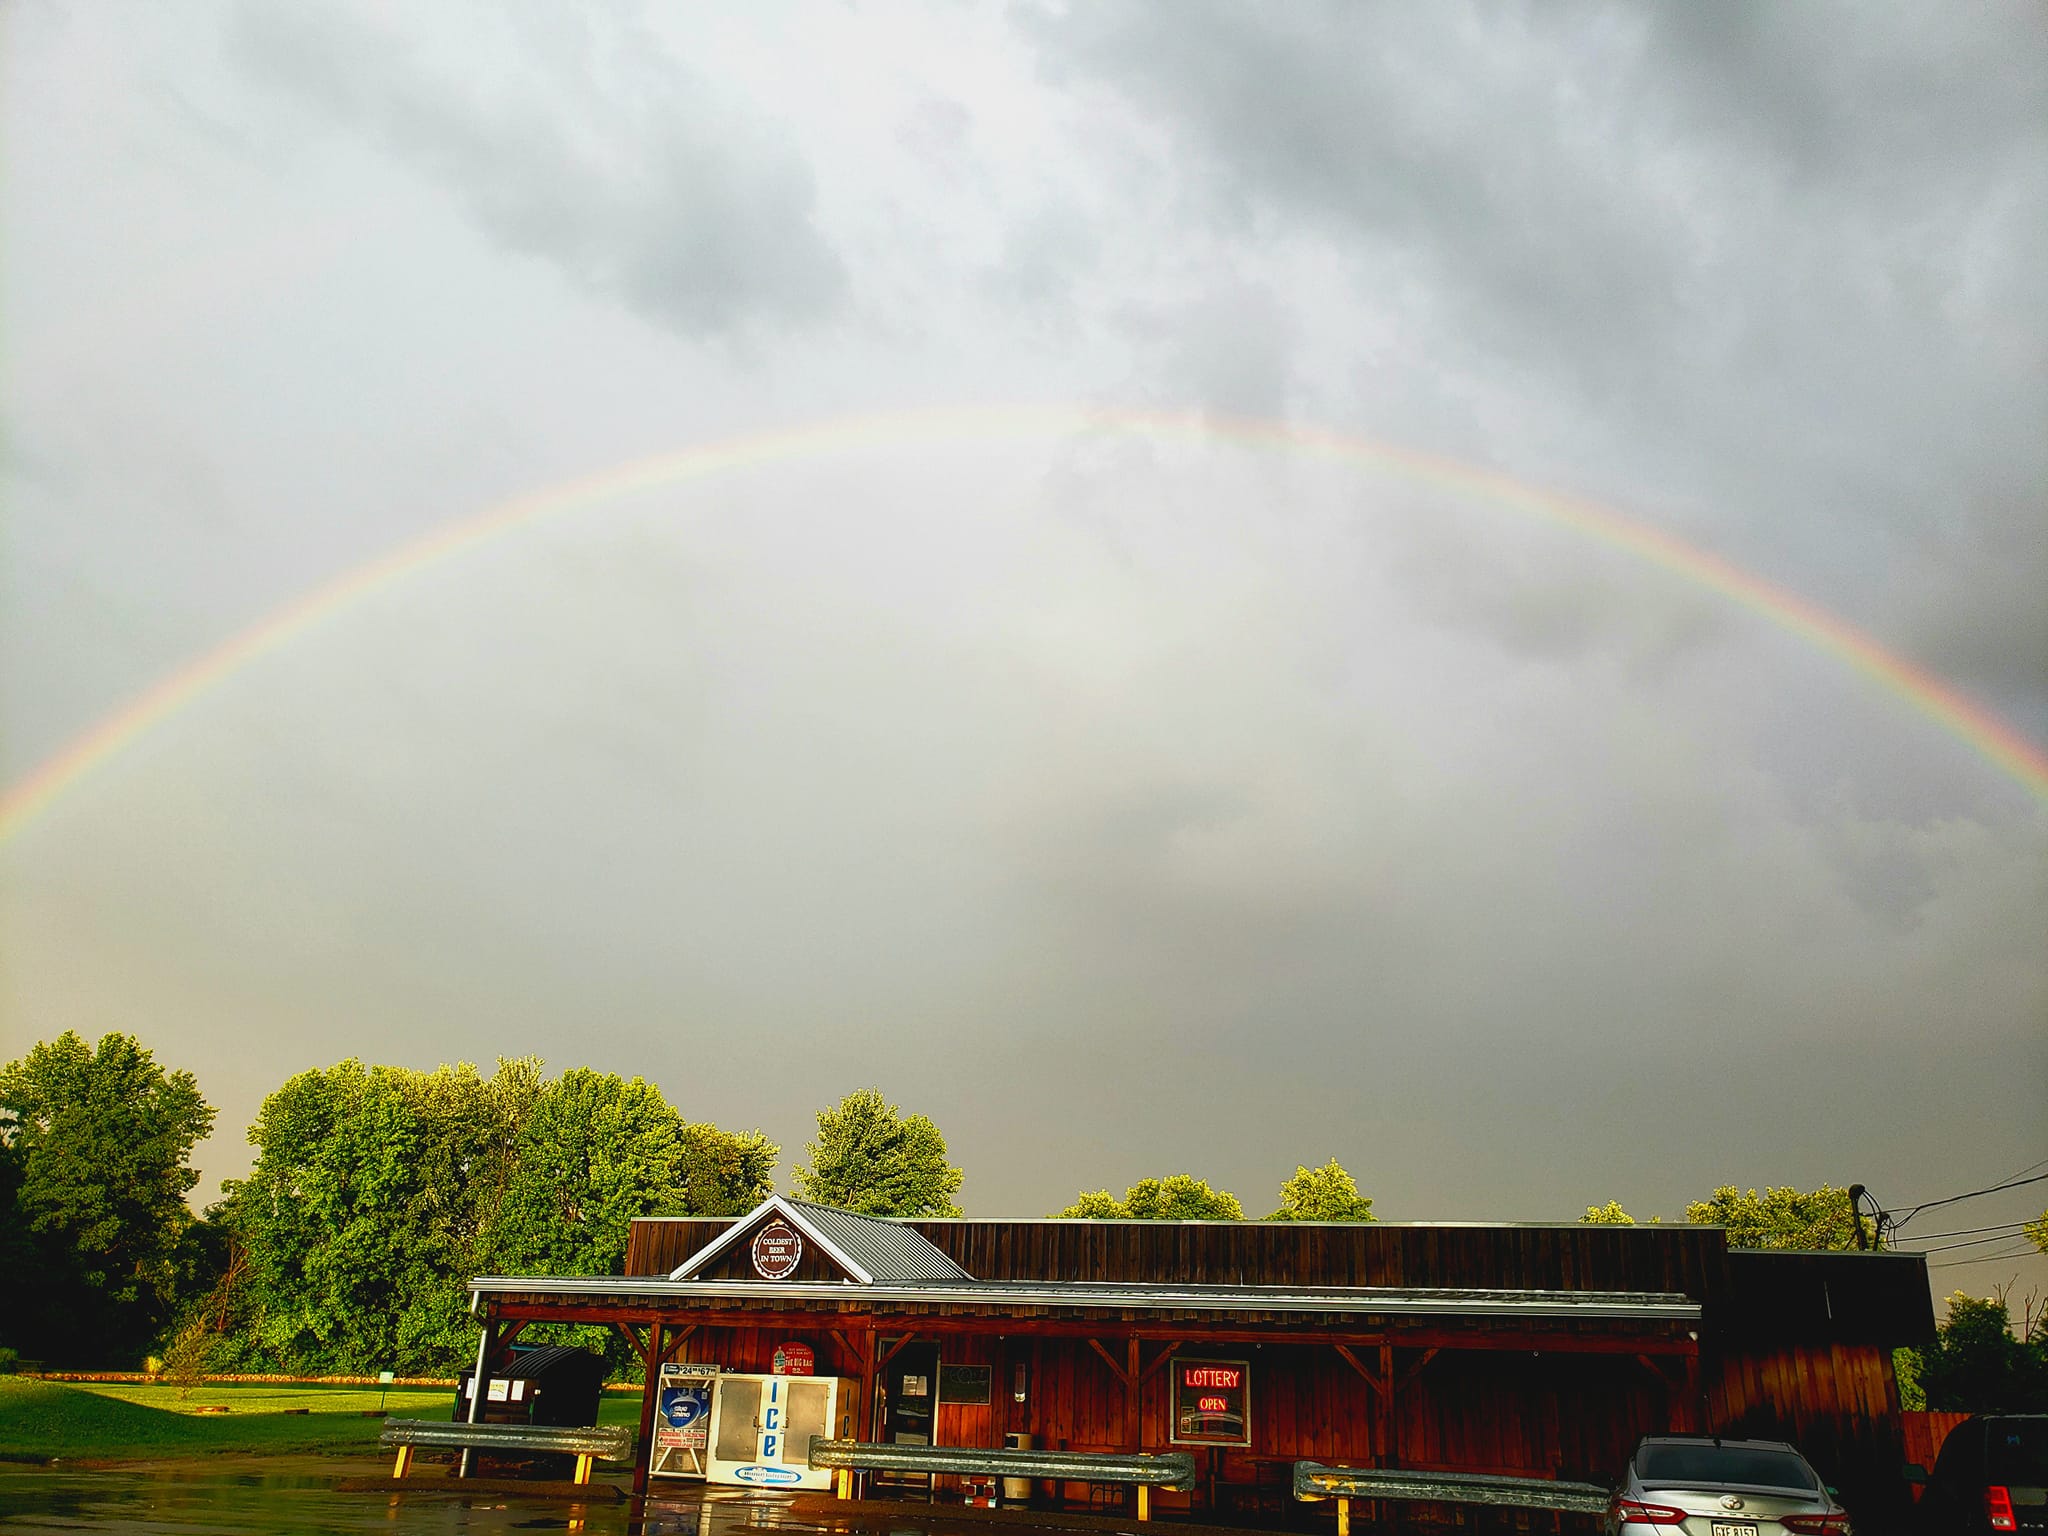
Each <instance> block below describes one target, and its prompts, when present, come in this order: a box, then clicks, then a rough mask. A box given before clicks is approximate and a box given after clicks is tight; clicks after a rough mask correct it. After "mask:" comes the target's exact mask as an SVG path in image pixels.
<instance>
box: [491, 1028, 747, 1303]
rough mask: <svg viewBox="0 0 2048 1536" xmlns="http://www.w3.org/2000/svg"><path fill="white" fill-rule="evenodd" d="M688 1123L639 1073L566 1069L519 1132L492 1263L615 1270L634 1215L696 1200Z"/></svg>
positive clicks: (516, 1269)
mask: <svg viewBox="0 0 2048 1536" xmlns="http://www.w3.org/2000/svg"><path fill="white" fill-rule="evenodd" d="M689 1129H690V1128H689V1127H688V1126H687V1125H686V1123H685V1122H684V1120H683V1117H682V1116H681V1115H679V1114H677V1113H676V1111H675V1110H674V1109H672V1108H671V1107H670V1106H669V1104H668V1101H667V1100H666V1099H664V1098H663V1097H662V1095H661V1090H660V1089H658V1088H656V1087H654V1086H653V1085H651V1084H649V1083H647V1082H645V1081H643V1080H642V1079H640V1078H637V1077H635V1078H632V1079H626V1078H621V1077H618V1076H616V1075H614V1074H612V1073H609V1072H593V1071H591V1070H590V1069H588V1068H586V1067H578V1068H576V1069H575V1070H573V1071H569V1072H564V1073H563V1074H562V1076H561V1078H560V1079H559V1080H557V1081H556V1082H554V1083H551V1084H549V1085H548V1087H547V1088H546V1089H545V1090H544V1091H543V1092H542V1093H541V1095H540V1097H539V1098H538V1099H537V1100H536V1101H535V1103H534V1105H533V1108H532V1110H531V1112H530V1113H529V1115H528V1118H527V1121H526V1125H525V1127H524V1128H523V1130H522V1132H521V1134H520V1138H519V1142H518V1148H517V1161H516V1166H515V1170H514V1172H513V1175H512V1181H511V1185H510V1187H509V1188H508V1189H507V1190H506V1193H505V1199H504V1203H503V1206H502V1208H501V1209H500V1211H499V1213H498V1218H497V1221H496V1223H495V1224H494V1226H493V1228H492V1232H491V1244H490V1247H491V1260H492V1263H493V1265H494V1266H495V1267H498V1268H500V1269H502V1270H504V1271H506V1272H508V1273H511V1274H547V1275H611V1274H617V1273H618V1272H619V1269H620V1266H621V1264H622V1263H623V1261H624V1260H625V1257H626V1240H627V1238H628V1237H629V1236H630V1234H631V1232H632V1227H633V1218H634V1217H636V1216H647V1215H652V1214H653V1213H655V1212H657V1211H667V1212H684V1211H688V1210H690V1209H691V1204H690V1198H689V1185H688V1169H687V1166H686V1165H687V1161H688V1147H687V1144H686V1133H687V1131H688V1130H689ZM707 1129H711V1130H713V1131H714V1132H715V1128H707ZM772 1150H773V1149H772V1148H771V1149H770V1151H771V1155H772ZM714 1156H715V1153H714Z"/></svg>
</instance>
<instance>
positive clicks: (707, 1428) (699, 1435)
mask: <svg viewBox="0 0 2048 1536" xmlns="http://www.w3.org/2000/svg"><path fill="white" fill-rule="evenodd" d="M718 1375H719V1371H718V1367H717V1366H715V1365H679V1364H676V1363H675V1362H674V1361H669V1362H666V1363H664V1364H663V1366H662V1368H661V1381H660V1386H659V1388H658V1390H657V1395H656V1397H655V1406H654V1444H653V1445H652V1446H651V1447H650V1448H649V1451H648V1464H647V1470H648V1472H649V1474H651V1475H652V1476H655V1477H702V1476H703V1475H704V1460H705V1454H706V1452H708V1451H709V1450H710V1449H711V1388H712V1384H713V1383H714V1382H716V1381H717V1380H718Z"/></svg>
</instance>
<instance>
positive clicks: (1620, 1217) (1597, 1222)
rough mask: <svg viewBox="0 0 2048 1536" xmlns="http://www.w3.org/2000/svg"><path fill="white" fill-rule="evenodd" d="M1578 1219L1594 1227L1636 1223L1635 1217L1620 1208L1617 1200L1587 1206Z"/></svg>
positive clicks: (1625, 1225) (1627, 1225)
mask: <svg viewBox="0 0 2048 1536" xmlns="http://www.w3.org/2000/svg"><path fill="white" fill-rule="evenodd" d="M1579 1221H1580V1222H1581V1223H1582V1224H1584V1225H1587V1226H1595V1227H1632V1226H1634V1225H1635V1224H1636V1219H1635V1217H1633V1216H1631V1215H1629V1213H1628V1212H1627V1211H1624V1210H1623V1209H1622V1208H1621V1202H1620V1201H1619V1200H1610V1201H1608V1202H1607V1203H1606V1204H1605V1205H1589V1206H1587V1207H1586V1214H1585V1215H1583V1216H1581V1217H1580V1218H1579Z"/></svg>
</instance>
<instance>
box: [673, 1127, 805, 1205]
mask: <svg viewBox="0 0 2048 1536" xmlns="http://www.w3.org/2000/svg"><path fill="white" fill-rule="evenodd" d="M781 1156H782V1148H780V1147H778V1146H777V1145H776V1144H775V1143H774V1142H772V1141H770V1140H769V1139H768V1138H767V1137H766V1136H764V1135H762V1134H761V1133H760V1132H759V1131H721V1130H720V1129H719V1128H718V1127H717V1126H715V1125H710V1124H702V1125H686V1126H684V1127H683V1190H684V1195H685V1209H687V1210H688V1211H689V1212H690V1214H691V1215H693V1216H738V1215H742V1214H744V1213H745V1212H747V1211H751V1210H752V1209H753V1208H754V1207H755V1206H757V1205H759V1204H760V1203H761V1202H762V1201H763V1200H766V1199H767V1198H768V1197H769V1196H770V1195H771V1194H773V1193H774V1192H775V1162H776V1159H777V1158H779V1157H781Z"/></svg>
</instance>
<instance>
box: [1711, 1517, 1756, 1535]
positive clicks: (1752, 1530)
mask: <svg viewBox="0 0 2048 1536" xmlns="http://www.w3.org/2000/svg"><path fill="white" fill-rule="evenodd" d="M1714 1536H1756V1527H1755V1526H1753V1525H1751V1524H1750V1523H1749V1522H1748V1521H1746V1520H1744V1521H1740V1522H1738V1521H1734V1520H1716V1521H1715V1522H1714Z"/></svg>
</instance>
